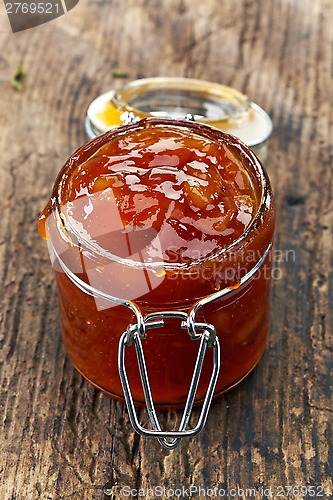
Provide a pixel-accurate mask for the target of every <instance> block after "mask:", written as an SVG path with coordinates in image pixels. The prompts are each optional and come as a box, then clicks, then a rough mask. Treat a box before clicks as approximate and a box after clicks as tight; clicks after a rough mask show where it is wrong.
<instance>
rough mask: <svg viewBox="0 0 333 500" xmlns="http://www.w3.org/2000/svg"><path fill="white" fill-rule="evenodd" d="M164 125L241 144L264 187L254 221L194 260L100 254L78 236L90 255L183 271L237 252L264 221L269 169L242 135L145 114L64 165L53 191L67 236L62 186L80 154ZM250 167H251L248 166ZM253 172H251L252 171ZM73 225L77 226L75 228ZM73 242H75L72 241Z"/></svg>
mask: <svg viewBox="0 0 333 500" xmlns="http://www.w3.org/2000/svg"><path fill="white" fill-rule="evenodd" d="M152 126H155V127H163V128H165V127H166V128H168V127H170V128H183V129H184V128H185V129H187V130H189V129H190V130H191V131H192V132H194V133H195V134H197V135H199V136H202V137H206V138H208V139H210V140H213V141H221V140H223V142H224V143H226V144H229V145H231V146H234V147H236V148H238V149H239V150H240V151H241V152H242V154H243V155H245V156H246V157H247V164H248V165H249V166H250V167H251V169H252V171H253V172H252V173H254V175H255V176H256V179H257V181H258V186H259V188H260V197H259V196H258V207H257V211H256V213H255V215H253V217H252V220H251V222H250V223H249V225H248V226H247V227H246V229H245V230H244V231H243V233H242V234H241V235H240V236H239V237H238V238H237V239H236V240H234V241H233V242H232V243H230V244H229V245H227V246H226V247H223V248H221V249H219V250H218V251H216V252H214V251H213V252H212V253H209V254H208V255H206V256H204V257H201V258H197V259H193V260H191V261H190V262H186V263H184V262H181V263H178V262H176V263H168V262H164V261H157V262H142V261H140V262H136V261H133V260H131V259H128V258H122V257H119V256H117V255H114V254H112V253H111V252H106V254H103V255H100V254H99V253H98V251H97V249H96V247H95V246H91V245H89V242H88V241H86V240H84V239H82V238H78V246H80V248H81V249H82V250H83V251H85V250H86V251H88V252H89V255H90V257H92V258H103V257H104V258H105V256H107V260H108V261H113V262H118V263H120V264H124V265H127V266H130V267H139V268H146V269H155V270H156V268H158V267H163V268H164V269H167V270H175V271H176V270H179V271H181V270H182V269H185V268H186V269H187V268H191V267H193V266H196V265H200V264H202V263H203V262H210V261H214V260H215V259H217V258H221V257H222V258H223V257H224V256H227V255H228V254H229V253H230V252H233V251H234V250H235V249H237V248H242V244H243V243H244V242H245V241H246V239H247V238H248V237H249V235H250V234H251V233H252V232H253V231H255V230H256V229H257V227H258V225H259V224H260V220H261V218H262V214H263V211H264V210H265V206H266V203H267V201H268V198H269V196H270V188H269V186H270V183H269V179H268V176H267V173H266V171H265V169H264V168H263V166H262V164H261V162H260V161H259V159H258V158H257V156H256V155H255V154H254V153H253V152H252V151H251V150H250V149H249V148H248V147H247V146H246V145H245V144H243V143H242V142H241V141H240V139H238V138H237V137H235V136H232V135H230V134H226V133H224V132H222V131H221V130H219V129H216V128H214V127H212V126H209V125H206V124H201V123H198V122H193V121H189V120H177V119H174V118H156V117H149V118H145V119H143V120H140V121H136V122H135V123H132V124H128V125H125V126H121V127H118V128H114V129H112V130H110V131H108V132H106V133H104V134H102V135H100V136H97V137H96V138H94V139H92V140H91V141H89V142H88V143H87V144H85V145H84V146H82V147H81V148H79V149H78V150H77V151H76V152H75V153H74V154H73V155H72V156H71V157H70V158H69V159H68V160H67V162H66V163H65V165H64V167H63V169H62V170H61V171H60V173H59V175H58V177H57V179H56V181H55V185H54V191H53V195H52V199H53V206H55V212H56V213H55V217H56V219H57V220H58V222H59V221H60V224H58V228H59V231H63V232H64V234H63V235H62V236H63V238H66V239H67V240H68V241H69V242H71V241H70V239H68V235H67V233H68V230H67V227H68V225H67V227H66V222H67V221H66V220H65V216H64V214H63V213H62V212H61V198H62V189H63V187H64V185H65V184H66V182H65V181H66V179H67V177H68V172H69V170H70V169H71V168H72V167H73V165H75V161H76V160H77V159H78V158H81V157H82V155H83V161H85V160H86V159H87V158H89V157H90V156H91V155H93V154H94V153H95V152H96V151H97V150H98V149H100V147H102V146H103V145H104V144H106V143H107V142H108V141H110V140H112V139H114V138H116V137H120V136H122V135H126V134H128V133H131V132H135V131H138V130H143V129H145V128H149V127H152ZM246 169H247V167H246ZM248 173H249V174H251V172H248ZM72 229H73V228H72ZM73 234H75V231H73ZM71 243H72V242H71Z"/></svg>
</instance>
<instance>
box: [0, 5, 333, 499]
mask: <svg viewBox="0 0 333 500" xmlns="http://www.w3.org/2000/svg"><path fill="white" fill-rule="evenodd" d="M332 25H333V5H332V2H331V1H330V0H274V1H269V0H268V1H263V0H259V1H257V0H239V1H237V2H235V1H232V0H223V1H219V0H204V1H201V0H165V1H162V0H156V1H151V2H148V1H145V0H127V1H123V0H92V1H91V0H90V1H89V0H80V2H79V4H78V5H77V6H76V7H75V8H74V9H73V10H72V11H71V12H69V13H68V14H66V15H64V16H62V17H60V18H58V19H56V20H53V21H51V22H49V23H46V24H44V25H42V26H39V27H36V28H33V29H29V30H26V31H22V32H20V33H16V34H13V33H12V32H11V29H10V25H9V22H8V19H7V16H6V12H5V9H4V4H3V3H2V2H1V4H0V80H1V81H0V127H1V134H0V155H1V156H0V169H1V170H0V179H1V183H0V207H1V211H0V214H1V217H0V276H1V294H0V307H1V315H0V342H1V351H0V363H1V364H0V382H1V393H0V397H1V429H0V432H1V435H0V441H1V456H0V471H1V479H0V498H1V500H21V499H22V500H35V499H68V498H70V499H78V500H86V499H87V500H88V499H89V500H90V499H94V500H95V499H96V500H97V499H108V498H114V499H118V498H125V497H126V495H127V497H129V494H130V498H134V494H135V493H137V494H138V495H139V494H140V495H141V497H143V495H145V498H158V497H160V498H177V495H178V497H179V498H189V497H190V496H189V495H190V491H189V488H190V486H192V490H191V494H192V498H204V497H205V495H206V497H208V496H209V495H210V496H211V497H212V498H214V496H213V495H214V492H215V493H216V495H219V498H223V495H224V498H272V499H276V498H303V497H304V498H311V497H315V498H317V497H318V498H330V496H332V495H333V485H332V471H333V445H332V441H333V436H332V432H333V430H332V417H333V413H332V412H333V361H332V358H333V337H332V326H333V321H332V295H333V273H332V230H333V200H332V187H333V185H332V149H331V147H332V108H331V104H332V56H333V54H332V42H333V40H332ZM22 61H23V63H24V69H25V70H26V72H27V76H26V78H25V79H24V88H23V90H22V91H17V90H14V89H13V88H12V87H11V85H10V83H9V81H10V79H11V77H12V76H13V74H14V73H15V70H16V68H17V65H18V64H19V63H20V62H22ZM115 70H121V71H122V72H126V73H127V78H126V77H125V78H119V76H118V77H116V76H115V73H114V72H115ZM161 75H163V76H186V77H194V78H200V79H206V80H211V81H216V82H219V83H223V84H226V85H230V86H233V87H235V88H237V89H239V90H240V91H242V92H244V93H246V94H247V95H248V96H250V98H251V99H252V100H253V101H255V102H256V103H258V104H259V105H260V106H262V107H263V108H264V109H265V110H266V111H267V112H268V113H269V114H270V116H271V117H272V120H273V123H274V132H273V135H272V137H271V140H270V143H269V153H268V158H267V160H266V162H265V164H266V169H267V171H268V173H269V175H270V178H271V181H272V185H273V189H274V192H275V200H276V208H277V228H276V239H275V252H276V256H277V260H276V262H275V266H274V280H273V290H272V307H271V334H270V339H269V343H268V346H267V350H266V353H265V355H264V357H263V359H262V360H261V362H260V364H259V366H258V367H257V368H256V369H255V371H254V372H253V373H252V374H251V375H250V376H249V377H248V378H247V379H246V380H245V381H244V382H243V383H241V384H240V385H239V386H238V387H237V388H236V389H234V390H233V391H232V392H230V393H229V394H228V395H226V396H225V397H223V398H222V399H220V400H218V401H216V402H214V404H213V405H212V408H211V411H210V415H209V419H208V422H207V425H206V427H205V429H204V431H203V432H202V433H201V434H200V435H199V436H198V437H196V438H195V439H191V440H184V441H183V442H182V444H181V445H180V446H179V448H177V449H176V450H174V451H167V450H164V449H162V448H161V446H160V445H159V444H158V443H157V442H155V440H151V439H143V438H141V437H139V436H138V435H136V434H135V433H134V431H133V430H132V429H131V426H130V424H129V419H128V415H127V411H126V409H125V408H124V406H123V405H122V404H120V403H117V402H114V401H111V400H109V399H108V398H107V397H105V396H103V395H101V394H100V393H99V392H98V391H96V390H94V389H93V388H92V387H91V386H90V385H89V384H88V383H87V382H85V381H84V380H83V379H82V377H81V376H80V375H79V374H78V373H76V371H75V370H74V369H73V368H72V366H71V364H70V362H69V360H68V359H67V357H66V354H65V351H64V348H63V345H62V341H61V337H60V326H59V320H58V310H57V295H56V287H55V282H54V277H53V273H52V269H51V265H50V263H49V257H48V253H47V248H46V245H45V242H44V241H43V240H42V239H41V238H40V236H39V234H38V232H37V218H38V215H39V212H40V211H41V209H42V208H43V207H44V204H45V203H46V201H47V199H48V196H49V194H50V190H51V186H52V184H53V181H54V178H55V176H56V174H57V172H58V171H59V169H60V168H61V166H62V165H63V163H64V162H65V160H66V159H67V157H68V156H69V155H70V154H71V152H73V151H74V150H75V149H77V147H78V146H80V145H81V144H83V143H84V142H85V141H86V136H85V132H84V116H85V112H86V108H87V106H88V104H89V102H90V101H91V100H92V99H93V98H94V97H95V96H97V95H98V94H100V93H101V92H104V91H107V90H109V89H112V88H115V87H119V86H121V85H123V84H124V82H127V81H129V80H131V79H135V78H139V77H149V76H161ZM330 141H331V143H330ZM141 415H142V412H141ZM179 418H180V416H179V414H178V413H175V412H170V413H169V414H167V415H166V416H165V417H164V418H163V422H164V424H165V425H168V424H169V425H173V424H174V422H175V421H178V420H179ZM302 486H303V487H305V489H304V488H303V489H301V487H302ZM310 486H311V487H312V488H310ZM157 487H159V488H160V489H157ZM287 487H292V489H288V488H287ZM306 487H307V488H308V489H307V495H304V494H303V493H304V491H306ZM149 488H150V490H149ZM163 488H165V490H164V491H163ZM177 488H178V490H177ZM182 488H184V491H181V489H182ZM186 488H187V489H186ZM200 488H201V490H200ZM214 488H218V489H219V490H220V491H218V490H216V489H215V490H214ZM130 489H131V491H130ZM135 490H138V491H135ZM173 490H174V491H173ZM330 491H331V492H332V493H331V494H330ZM160 492H162V494H161V495H160V496H159V493H160ZM224 492H225V493H224Z"/></svg>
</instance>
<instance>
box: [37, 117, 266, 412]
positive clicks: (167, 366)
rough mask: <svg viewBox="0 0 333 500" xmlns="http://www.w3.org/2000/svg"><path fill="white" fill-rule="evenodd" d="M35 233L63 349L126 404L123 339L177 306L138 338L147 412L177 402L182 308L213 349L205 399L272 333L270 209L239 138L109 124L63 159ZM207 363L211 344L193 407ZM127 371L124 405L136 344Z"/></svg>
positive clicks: (187, 342)
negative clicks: (210, 338) (55, 294)
mask: <svg viewBox="0 0 333 500" xmlns="http://www.w3.org/2000/svg"><path fill="white" fill-rule="evenodd" d="M39 228H40V233H41V235H42V236H43V237H44V238H45V239H46V240H47V241H48V246H49V250H50V255H51V260H52V263H53V266H54V269H55V273H56V278H57V284H58V290H59V302H60V314H61V324H62V334H63V340H64V344H65V348H66V351H67V353H68V355H69V357H70V359H71V361H72V363H73V364H74V366H75V367H76V368H77V370H78V371H79V372H80V373H81V374H82V375H83V376H84V377H85V378H86V379H87V380H89V382H91V383H92V384H93V385H94V386H95V387H97V388H98V389H100V390H102V391H103V392H104V393H106V394H107V395H109V396H110V397H113V398H116V399H118V400H121V401H123V400H124V396H123V390H122V385H121V380H120V376H119V370H118V345H119V339H120V337H121V336H122V334H123V332H126V331H130V330H131V328H132V330H133V329H134V330H135V328H136V327H137V326H138V323H140V321H142V318H143V321H144V322H145V321H146V323H147V319H145V318H147V317H148V318H149V315H152V316H154V317H157V315H156V313H158V312H161V311H162V312H165V311H173V312H176V313H177V314H178V313H179V315H178V316H177V314H174V315H171V316H170V317H167V316H165V317H164V323H163V326H162V325H160V328H151V329H147V331H146V338H144V339H142V346H143V349H144V356H145V360H146V366H147V372H148V376H149V381H150V387H151V393H152V397H153V400H154V402H155V405H156V407H157V408H158V409H167V408H171V407H172V408H181V407H184V405H185V402H186V399H187V395H188V391H189V386H190V383H191V378H192V375H193V369H194V365H195V362H196V357H197V353H198V342H197V341H196V340H193V339H191V337H190V335H189V330H190V328H185V327H184V323H186V318H187V319H188V318H189V317H190V311H192V313H191V314H192V315H193V316H192V319H193V317H194V315H195V318H194V319H195V323H196V324H205V325H206V324H208V325H211V326H212V327H213V329H215V330H216V335H217V337H218V339H219V343H220V345H221V369H220V372H219V375H218V378H217V382H216V386H215V390H214V396H215V397H217V396H219V395H221V394H222V393H224V392H225V391H227V390H229V389H230V388H232V387H233V386H234V385H235V384H237V383H239V382H240V381H241V380H242V379H243V378H244V377H245V376H246V375H247V374H248V373H249V372H250V371H251V370H252V369H253V368H254V366H255V365H256V364H257V363H258V361H259V359H260V357H261V356H262V354H263V352H264V349H265V345H266V342H267V335H268V328H269V289H270V278H271V248H272V246H271V245H272V240H273V233H274V208H273V200H272V192H271V188H270V183H269V180H268V178H267V175H266V173H265V171H264V170H263V168H262V166H261V164H260V162H259V160H258V159H257V157H256V156H255V155H254V153H253V152H251V151H250V150H249V149H248V148H247V147H246V146H245V145H244V144H243V143H241V142H240V141H239V140H238V139H237V138H235V137H233V136H230V135H227V134H225V133H223V132H221V131H220V130H217V129H215V128H213V127H210V126H208V125H203V124H198V123H195V122H191V121H182V120H175V119H166V118H147V119H144V120H141V121H139V122H136V123H134V124H130V125H124V126H121V127H119V128H116V129H113V130H111V131H109V132H107V133H105V134H103V135H101V136H99V137H97V138H95V139H93V140H92V141H91V142H89V143H88V144H86V145H84V146H83V147H81V148H80V149H79V150H78V151H76V152H75V153H74V154H73V155H72V157H71V158H70V159H69V160H68V161H67V163H66V164H65V166H64V167H63V169H62V170H61V171H60V173H59V175H58V177H57V179H56V182H55V185H54V190H53V193H52V196H51V199H50V201H49V203H48V204H47V206H46V207H45V209H44V211H43V212H42V214H41V216H40V220H39ZM224 292H226V293H224ZM205 298H206V299H207V298H208V300H205V301H204V302H202V300H203V299H205ZM198 303H199V306H198V307H194V305H195V304H198ZM133 304H134V306H133ZM138 311H139V316H138ZM147 315H148V316H147ZM184 318H185V321H184ZM189 321H190V320H189ZM133 325H134V327H133ZM192 326H193V325H192ZM212 363H213V354H212V349H210V348H209V347H208V348H207V352H206V357H205V360H204V363H203V368H202V373H201V377H200V381H199V384H198V388H197V392H196V396H195V403H196V404H200V403H201V402H202V401H203V399H204V398H205V395H206V391H207V386H208V384H209V380H210V377H211V372H212ZM126 369H127V375H128V380H129V383H130V386H131V391H132V396H133V400H134V402H135V404H137V405H143V404H144V402H145V398H144V393H143V390H142V383H141V380H140V373H139V368H138V361H137V356H136V350H135V348H134V346H128V348H127V351H126Z"/></svg>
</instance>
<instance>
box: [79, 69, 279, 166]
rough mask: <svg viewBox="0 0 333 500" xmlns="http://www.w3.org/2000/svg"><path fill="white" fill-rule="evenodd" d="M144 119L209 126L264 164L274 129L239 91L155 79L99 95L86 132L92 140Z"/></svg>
mask: <svg viewBox="0 0 333 500" xmlns="http://www.w3.org/2000/svg"><path fill="white" fill-rule="evenodd" d="M130 113H131V114H134V116H136V117H138V118H147V117H149V116H155V117H173V118H177V119H181V118H184V117H185V116H186V115H187V114H190V115H192V116H193V118H194V119H195V121H198V122H201V123H206V124H208V125H212V126H214V127H216V128H219V129H220V130H222V131H223V132H227V133H230V134H233V135H235V136H237V137H238V138H239V139H241V141H243V142H244V143H245V144H246V145H247V146H249V147H250V148H251V149H252V150H253V151H254V152H255V154H256V155H257V156H258V157H259V158H260V159H261V160H262V161H264V160H265V159H266V156H267V141H268V139H269V137H270V135H271V133H272V129H273V125H272V121H271V119H270V117H269V116H268V114H267V113H266V112H265V111H264V110H263V109H262V108H261V107H260V106H258V105H257V104H255V103H254V102H251V101H250V99H249V98H248V97H247V96H246V95H245V94H242V93H241V92H239V91H238V90H236V89H234V88H232V87H228V86H226V85H220V84H217V83H213V82H207V81H204V80H196V79H191V78H177V77H155V78H141V79H139V80H134V81H132V82H130V83H128V84H127V85H125V86H124V87H122V88H120V89H118V90H111V91H109V92H105V93H104V94H102V95H100V96H98V97H97V98H96V99H94V101H93V102H92V103H91V104H90V105H89V107H88V110H87V116H86V124H85V125H86V132H87V135H88V137H89V138H90V139H93V138H94V137H96V136H97V135H100V134H102V133H104V132H106V131H107V130H110V129H111V128H114V127H118V126H119V125H122V124H124V122H126V121H127V119H128V115H129V114H130Z"/></svg>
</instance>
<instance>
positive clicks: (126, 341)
mask: <svg viewBox="0 0 333 500" xmlns="http://www.w3.org/2000/svg"><path fill="white" fill-rule="evenodd" d="M167 318H179V319H181V320H182V322H181V328H183V329H185V330H188V333H189V335H190V337H191V338H192V339H194V340H200V345H199V350H198V354H197V359H196V363H195V367H194V372H193V376H192V380H191V385H190V389H189V393H188V397H187V400H186V404H185V409H184V413H183V416H182V419H181V422H180V425H179V428H178V430H176V431H162V429H161V426H160V424H159V421H158V417H157V414H156V410H155V405H154V401H153V398H152V394H151V390H150V383H149V377H148V373H147V367H146V362H145V356H144V350H143V347H142V341H141V339H142V338H144V337H145V336H146V333H144V334H141V335H140V332H139V331H138V326H137V325H132V326H130V327H129V328H128V330H127V331H126V332H124V333H123V335H122V336H121V338H120V341H119V351H118V367H119V374H120V380H121V383H122V386H123V391H124V396H125V401H126V404H127V408H128V413H129V417H130V420H131V423H132V426H133V427H134V429H135V430H136V431H137V432H138V433H139V434H141V435H142V436H146V437H155V438H157V439H158V441H159V442H160V443H161V445H162V446H164V447H165V448H167V449H173V448H175V447H176V446H177V445H178V444H179V442H180V439H181V438H182V437H191V436H195V435H196V434H198V433H199V432H200V431H201V430H202V428H203V427H204V425H205V423H206V420H207V415H208V411H209V407H210V404H211V401H212V397H213V394H214V389H215V385H216V381H217V377H218V375H219V371H220V344H219V341H218V338H217V337H216V331H215V327H214V326H213V325H210V324H208V323H207V324H206V323H194V325H192V328H193V329H194V331H195V335H193V334H191V333H190V331H189V329H188V315H187V314H186V313H184V312H181V311H161V312H156V313H151V314H148V315H147V316H146V317H145V318H144V325H145V329H152V328H162V327H163V326H164V319H167ZM199 332H201V333H199ZM133 343H134V345H135V349H136V353H137V357H138V365H139V370H140V376H141V382H142V387H143V392H144V396H145V400H146V405H147V411H148V415H149V418H150V421H151V424H152V429H145V428H144V427H142V426H141V425H140V423H139V421H138V418H137V414H136V410H135V406H134V402H133V397H132V392H131V388H130V384H129V381H128V377H127V373H126V366H125V365H126V363H125V361H126V356H125V351H126V347H127V346H129V345H131V344H133ZM207 347H212V348H213V349H214V356H213V368H212V375H211V378H210V382H209V385H208V389H207V392H206V397H205V399H204V403H203V405H202V409H201V413H200V416H199V419H198V422H197V424H196V426H195V427H194V428H193V429H187V428H186V427H187V425H188V422H189V419H190V416H191V412H192V408H193V403H194V398H195V395H196V392H197V388H198V384H199V380H200V375H201V371H202V366H203V362H204V358H205V353H206V349H207Z"/></svg>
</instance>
